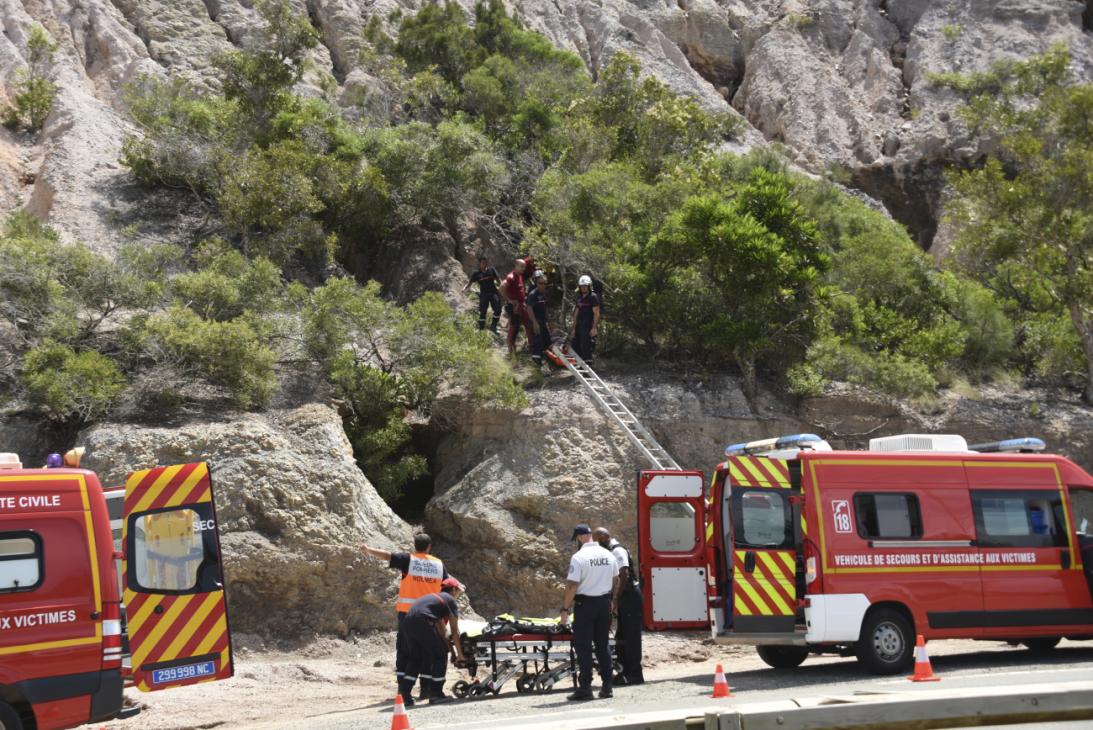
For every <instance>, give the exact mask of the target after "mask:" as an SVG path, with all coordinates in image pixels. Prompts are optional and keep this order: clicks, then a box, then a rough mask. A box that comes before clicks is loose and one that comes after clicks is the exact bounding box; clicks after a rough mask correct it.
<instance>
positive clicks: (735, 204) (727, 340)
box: [654, 168, 828, 395]
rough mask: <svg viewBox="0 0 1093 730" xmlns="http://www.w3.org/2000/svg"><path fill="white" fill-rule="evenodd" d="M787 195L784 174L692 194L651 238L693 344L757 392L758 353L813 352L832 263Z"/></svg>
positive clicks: (763, 173)
mask: <svg viewBox="0 0 1093 730" xmlns="http://www.w3.org/2000/svg"><path fill="white" fill-rule="evenodd" d="M790 192H791V188H790V184H789V181H788V179H787V178H786V177H785V176H784V175H781V174H777V173H771V172H769V171H767V170H765V169H763V168H756V169H755V170H753V171H752V173H751V175H750V178H749V180H748V182H747V184H746V185H744V186H743V187H741V188H740V189H739V190H738V191H736V194H735V196H734V197H733V198H731V199H726V198H724V197H722V196H719V195H716V194H706V195H696V196H692V197H690V198H688V199H687V200H686V201H685V202H684V204H683V207H682V209H681V210H680V211H678V212H677V213H675V214H674V215H673V216H672V217H671V218H670V219H669V221H668V223H667V225H666V226H665V229H664V231H662V232H661V234H660V235H659V236H658V237H657V239H656V241H655V242H654V250H655V255H656V256H657V258H659V259H660V260H661V262H663V263H664V264H667V266H668V267H670V269H671V274H670V281H671V282H672V284H673V285H674V286H673V288H672V292H673V294H676V295H678V296H679V297H680V299H681V300H682V308H683V311H682V312H681V313H680V316H682V317H684V321H685V322H686V323H687V329H688V332H687V342H688V344H689V345H690V346H691V347H694V348H695V349H696V350H697V351H702V350H705V351H706V352H708V353H710V354H712V355H714V356H722V357H728V358H731V359H732V360H733V361H734V362H735V363H736V364H737V365H738V367H739V368H740V371H741V373H742V375H743V376H744V383H745V389H746V391H747V392H748V393H749V394H751V395H754V393H755V389H756V363H757V361H758V360H759V359H760V358H761V357H764V356H769V355H777V358H776V359H777V360H778V361H782V362H784V361H785V360H787V359H790V358H787V355H789V354H791V353H792V352H794V351H798V352H803V350H804V348H805V347H807V345H808V343H809V341H810V339H811V336H812V319H811V317H810V314H811V312H812V310H813V308H814V306H815V297H816V295H817V290H818V289H819V287H820V284H821V280H822V275H823V274H824V272H825V271H826V270H827V266H828V259H827V256H826V255H825V253H824V252H823V250H822V248H821V246H820V244H819V240H818V237H817V235H816V227H815V223H814V222H813V221H811V220H810V219H809V218H808V217H807V215H806V214H805V212H804V211H803V210H802V209H801V206H800V204H799V203H797V202H796V201H795V200H793V199H792V197H791V194H790ZM699 348H701V349H699Z"/></svg>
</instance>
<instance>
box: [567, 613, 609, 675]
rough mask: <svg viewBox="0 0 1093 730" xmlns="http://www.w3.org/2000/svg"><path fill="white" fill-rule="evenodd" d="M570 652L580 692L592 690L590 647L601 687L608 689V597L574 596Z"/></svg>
mask: <svg viewBox="0 0 1093 730" xmlns="http://www.w3.org/2000/svg"><path fill="white" fill-rule="evenodd" d="M573 609H574V611H573V648H574V650H576V652H577V669H578V672H577V684H578V686H579V687H580V688H581V689H582V690H591V689H592V647H593V645H594V646H595V648H596V664H597V666H598V667H599V670H600V680H602V682H603V686H604V687H610V686H611V679H612V672H611V670H612V663H611V648H610V647H609V646H608V645H607V638H608V635H609V634H610V633H611V594H610V593H608V594H605V595H602V596H594V597H593V596H577V599H576V601H575V602H574V604H573Z"/></svg>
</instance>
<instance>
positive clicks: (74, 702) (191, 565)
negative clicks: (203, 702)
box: [0, 454, 233, 730]
mask: <svg viewBox="0 0 1093 730" xmlns="http://www.w3.org/2000/svg"><path fill="white" fill-rule="evenodd" d="M112 502H114V503H115V504H119V503H120V504H121V505H122V510H121V513H120V514H119V515H118V516H117V518H116V519H120V520H122V522H123V524H122V543H123V549H124V554H122V553H119V552H118V551H117V549H116V546H115V541H114V536H113V535H112V531H111V515H110V514H109V512H108V505H107V500H106V498H105V497H104V493H103V489H102V487H101V485H100V484H99V481H98V479H97V477H96V476H95V474H94V473H92V472H90V471H88V470H86V469H67V468H58V469H24V468H22V465H21V464H20V463H19V460H18V457H17V456H16V455H14V454H0V727H3V728H4V729H5V730H12V729H15V730H18V729H19V728H37V729H38V730H53V729H55V728H68V727H75V726H77V725H82V724H84V723H88V722H100V721H103V720H109V719H115V718H120V717H126V716H130V715H132V714H135V713H136V711H135V710H131V709H128V710H123V708H122V688H123V684H125V683H132V684H133V685H135V686H136V687H138V688H139V689H141V690H143V691H152V690H159V689H166V688H170V687H175V686H179V685H185V684H193V683H195V682H201V681H210V680H216V679H225V678H227V677H230V676H231V675H232V672H233V666H232V656H231V637H230V632H229V629H228V616H227V607H226V602H225V595H224V587H223V579H222V577H221V565H220V543H219V537H218V535H217V531H216V511H215V507H214V504H213V495H212V484H211V481H210V478H209V470H208V467H207V466H206V465H205V464H204V463H198V464H187V465H182V466H169V467H157V468H155V469H148V470H145V471H140V472H136V473H134V474H132V475H130V477H129V479H128V481H127V483H126V488H125V493H124V498H123V499H121V498H119V499H117V500H112ZM119 558H121V559H122V562H121V563H120V565H121V570H122V573H123V576H122V577H123V580H122V581H121V582H120V583H119V579H118V567H117V565H118V564H117V563H116V560H117V559H119ZM123 603H124V606H125V610H126V612H127V618H128V622H127V633H123V632H125V631H126V629H125V628H123V621H122V611H123V608H122V606H123ZM125 639H128V644H129V648H130V649H131V652H132V655H131V657H127V656H123V654H124V653H125V650H124V649H123V640H125ZM123 659H125V660H126V662H125V663H126V665H127V666H126V667H125V668H124V669H123Z"/></svg>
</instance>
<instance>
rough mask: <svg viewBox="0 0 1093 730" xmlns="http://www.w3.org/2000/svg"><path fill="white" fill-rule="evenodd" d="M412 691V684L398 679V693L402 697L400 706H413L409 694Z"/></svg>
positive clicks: (412, 700) (407, 680) (406, 680)
mask: <svg viewBox="0 0 1093 730" xmlns="http://www.w3.org/2000/svg"><path fill="white" fill-rule="evenodd" d="M413 691H414V683H413V682H412V681H410V680H409V679H405V678H399V681H398V693H399V694H400V695H401V696H402V704H403V705H405V706H406V707H413V706H414V698H413V697H411V696H410V693H411V692H413Z"/></svg>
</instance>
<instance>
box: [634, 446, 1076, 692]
mask: <svg viewBox="0 0 1093 730" xmlns="http://www.w3.org/2000/svg"><path fill="white" fill-rule="evenodd" d="M1042 449H1043V443H1042V442H1040V441H1039V440H1037V439H1014V440H1011V441H1006V442H996V443H993V444H982V445H978V446H971V447H969V446H968V445H967V443H966V442H965V440H964V439H963V438H961V437H960V436H937V435H929V436H923V435H905V436H894V437H888V438H884V439H873V440H872V441H871V442H870V448H869V450H868V451H832V450H831V448H830V446H828V445H827V443H826V442H824V441H822V440H821V439H820V438H819V437H817V436H813V435H810V434H799V435H795V436H789V437H782V438H780V439H769V440H765V441H762V442H753V443H750V444H738V445H734V446H730V447H729V448H728V449H726V456H727V459H726V460H725V461H724V462H722V463H721V464H719V465H718V466H717V467H716V469H715V471H714V475H713V478H712V479H711V480H710V483H709V485H706V484H705V483H704V477H703V474H702V473H701V472H657V471H647V472H642V473H641V474H640V475H639V482H638V490H639V492H638V494H639V497H638V505H639V506H638V510H639V543H640V545H639V547H640V556H641V557H640V563H641V572H642V576H643V582H644V585H645V588H646V590H645V620H646V626H647V628H650V629H656V628H697V627H707V626H708V627H709V628H710V630H711V631H712V633H713V636H714V638H715V640H716V641H718V642H719V643H732V644H753V645H756V646H757V648H758V651H759V655H760V656H761V657H762V658H763V660H764V661H766V662H767V663H768V664H770V665H771V666H774V667H779V668H789V667H795V666H797V665H799V664H800V663H801V662H802V661H804V660H805V658H806V657H807V656H808V654H809V653H821V652H833V653H839V654H843V655H857V657H858V659H859V660H860V661H861V663H862V664H864V665H865V666H866V667H867V668H869V669H870V670H871V671H873V672H876V673H881V674H886V673H896V672H900V671H903V670H905V669H906V668H907V667H908V665H910V664H911V663H912V661H913V656H914V654H913V650H914V640H915V635H916V634H921V635H923V636H924V637H925V638H927V639H946V638H971V639H989V640H1000V641H1007V642H1011V643H1022V644H1025V645H1026V646H1028V647H1030V648H1033V649H1036V650H1045V649H1050V648H1051V647H1054V646H1055V644H1057V643H1058V642H1059V640H1060V639H1061V638H1064V637H1065V638H1071V639H1093V527H1091V525H1093V477H1090V475H1089V474H1088V473H1086V472H1085V471H1084V470H1082V469H1081V468H1080V467H1078V466H1077V465H1076V464H1074V463H1073V462H1071V461H1069V460H1068V459H1065V458H1063V457H1061V456H1057V455H1052V454H1046V453H1042Z"/></svg>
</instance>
